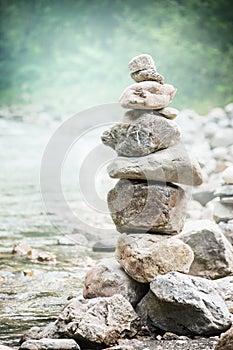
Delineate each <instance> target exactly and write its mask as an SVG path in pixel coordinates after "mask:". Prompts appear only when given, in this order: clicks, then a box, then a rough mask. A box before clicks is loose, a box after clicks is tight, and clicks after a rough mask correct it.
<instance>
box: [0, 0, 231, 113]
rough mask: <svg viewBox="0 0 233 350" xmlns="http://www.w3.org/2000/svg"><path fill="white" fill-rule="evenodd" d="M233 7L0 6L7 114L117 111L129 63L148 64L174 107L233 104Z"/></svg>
mask: <svg viewBox="0 0 233 350" xmlns="http://www.w3.org/2000/svg"><path fill="white" fill-rule="evenodd" d="M232 4H233V2H232V0H221V1H219V0H216V1H215V0H212V1H211V0H187V1H182V0H161V1H156V0H155V1H148V0H143V1H138V0H132V1H131V0H128V1H127V0H126V1H123V0H116V1H110V0H109V1H108V0H97V1H79V0H63V1H61V0H34V1H32V0H0V10H1V15H0V16H1V18H0V23H1V24H0V25H1V28H0V77H1V79H0V105H5V104H8V105H9V104H16V103H18V104H23V103H24V104H26V103H38V104H43V105H44V106H45V109H46V110H48V111H56V112H57V113H64V112H65V111H67V112H74V111H78V110H81V109H83V108H87V107H90V106H93V105H96V104H101V103H110V102H117V101H118V98H119V96H120V94H121V92H122V91H123V89H124V88H125V87H126V86H128V85H129V84H131V83H133V81H132V80H131V78H130V75H129V71H128V68H127V65H128V62H129V60H130V59H131V58H132V57H134V56H136V55H138V54H140V53H148V54H151V55H152V56H153V58H154V60H155V63H156V67H157V70H158V71H159V72H160V73H161V74H162V75H164V76H165V82H166V83H171V84H173V85H174V86H176V87H177V88H178V92H177V95H176V97H175V99H174V101H173V103H172V106H174V107H177V108H194V109H196V110H197V111H199V112H203V113H204V112H205V111H207V110H209V109H210V108H212V107H216V106H224V105H226V104H227V103H229V102H232V100H233V98H232V97H233V87H232V86H233V84H232V80H233V24H232V23H233V17H232Z"/></svg>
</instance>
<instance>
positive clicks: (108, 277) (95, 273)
mask: <svg viewBox="0 0 233 350" xmlns="http://www.w3.org/2000/svg"><path fill="white" fill-rule="evenodd" d="M148 289H149V286H148V285H146V284H142V283H138V282H136V281H135V280H134V279H132V278H131V277H130V276H128V275H127V274H126V273H125V271H124V270H123V269H122V267H121V266H120V265H119V264H118V262H117V261H115V259H113V258H109V259H103V260H101V261H100V262H99V263H98V264H97V265H96V266H94V267H93V268H92V269H91V270H90V271H89V272H88V273H87V275H86V278H85V283H84V290H83V296H84V298H86V299H91V298H96V297H111V296H113V295H114V294H121V295H123V297H125V298H126V299H127V300H128V301H129V302H130V303H131V304H132V305H133V306H136V304H138V303H139V301H140V300H141V299H142V297H144V296H145V294H146V293H147V292H148Z"/></svg>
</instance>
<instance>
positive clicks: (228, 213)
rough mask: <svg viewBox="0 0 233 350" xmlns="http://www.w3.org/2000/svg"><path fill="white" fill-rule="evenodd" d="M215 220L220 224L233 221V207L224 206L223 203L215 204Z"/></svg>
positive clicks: (229, 205)
mask: <svg viewBox="0 0 233 350" xmlns="http://www.w3.org/2000/svg"><path fill="white" fill-rule="evenodd" d="M214 220H215V221H216V222H217V223H219V222H221V221H223V222H227V221H229V220H233V205H231V204H223V203H221V202H215V203H214Z"/></svg>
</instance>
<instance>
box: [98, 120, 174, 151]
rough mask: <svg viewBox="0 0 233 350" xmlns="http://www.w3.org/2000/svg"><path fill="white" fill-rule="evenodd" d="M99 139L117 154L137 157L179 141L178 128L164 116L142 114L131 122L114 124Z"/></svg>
mask: <svg viewBox="0 0 233 350" xmlns="http://www.w3.org/2000/svg"><path fill="white" fill-rule="evenodd" d="M101 139H102V142H103V143H104V144H105V145H106V146H109V147H112V148H113V149H115V151H116V152H117V154H118V155H120V156H126V157H137V156H144V155H147V154H150V153H152V152H155V151H158V150H160V149H164V148H167V147H170V146H173V145H176V144H177V143H178V142H179V141H180V129H179V127H178V125H177V124H176V123H175V122H173V121H170V120H168V119H166V118H162V117H159V116H156V115H151V114H144V115H143V116H142V117H140V118H138V119H136V120H135V121H134V122H133V123H119V124H116V125H114V126H113V127H111V128H110V129H109V130H107V131H105V132H104V133H103V135H102V137H101Z"/></svg>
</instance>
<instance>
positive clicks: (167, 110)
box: [159, 107, 179, 119]
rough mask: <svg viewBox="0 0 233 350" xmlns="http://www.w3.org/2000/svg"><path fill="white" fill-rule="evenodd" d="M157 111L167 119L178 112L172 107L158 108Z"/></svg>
mask: <svg viewBox="0 0 233 350" xmlns="http://www.w3.org/2000/svg"><path fill="white" fill-rule="evenodd" d="M159 113H161V114H162V115H163V116H164V117H165V118H167V119H174V118H176V117H177V115H178V114H179V111H178V109H176V108H173V107H165V108H162V109H160V110H159Z"/></svg>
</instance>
